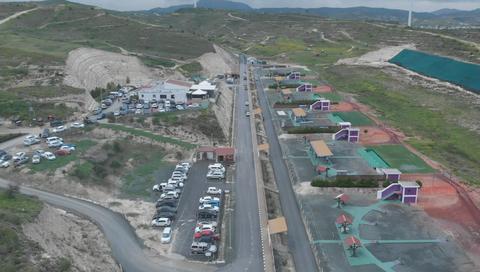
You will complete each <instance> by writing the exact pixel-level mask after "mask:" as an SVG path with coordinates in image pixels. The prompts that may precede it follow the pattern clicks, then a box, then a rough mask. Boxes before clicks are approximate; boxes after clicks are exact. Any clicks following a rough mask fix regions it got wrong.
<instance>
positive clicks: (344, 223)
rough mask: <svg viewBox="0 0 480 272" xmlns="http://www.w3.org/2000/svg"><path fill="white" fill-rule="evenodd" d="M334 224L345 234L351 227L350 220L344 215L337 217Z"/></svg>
mask: <svg viewBox="0 0 480 272" xmlns="http://www.w3.org/2000/svg"><path fill="white" fill-rule="evenodd" d="M335 223H337V225H338V226H339V228H340V229H341V230H342V233H347V231H348V230H349V226H351V225H352V218H350V217H349V216H347V215H345V214H341V215H340V216H339V217H337V219H336V220H335Z"/></svg>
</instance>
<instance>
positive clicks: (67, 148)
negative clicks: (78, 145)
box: [60, 144, 75, 152]
mask: <svg viewBox="0 0 480 272" xmlns="http://www.w3.org/2000/svg"><path fill="white" fill-rule="evenodd" d="M60 149H64V150H68V151H69V152H72V151H75V146H74V145H67V144H63V145H62V146H61V147H60Z"/></svg>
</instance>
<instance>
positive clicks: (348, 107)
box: [330, 101, 354, 111]
mask: <svg viewBox="0 0 480 272" xmlns="http://www.w3.org/2000/svg"><path fill="white" fill-rule="evenodd" d="M353 110H354V108H353V105H352V104H351V103H348V102H343V101H342V102H339V103H338V104H332V106H331V108H330V111H353Z"/></svg>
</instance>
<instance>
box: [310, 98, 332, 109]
mask: <svg viewBox="0 0 480 272" xmlns="http://www.w3.org/2000/svg"><path fill="white" fill-rule="evenodd" d="M330 104H331V103H330V100H328V99H324V98H320V99H319V100H317V101H315V102H314V103H313V104H311V105H310V110H311V111H329V110H330Z"/></svg>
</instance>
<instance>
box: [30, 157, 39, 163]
mask: <svg viewBox="0 0 480 272" xmlns="http://www.w3.org/2000/svg"><path fill="white" fill-rule="evenodd" d="M32 163H33V164H39V163H40V156H39V155H33V156H32Z"/></svg>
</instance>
